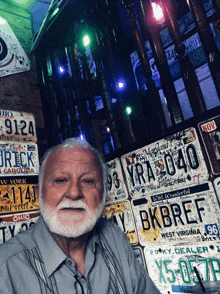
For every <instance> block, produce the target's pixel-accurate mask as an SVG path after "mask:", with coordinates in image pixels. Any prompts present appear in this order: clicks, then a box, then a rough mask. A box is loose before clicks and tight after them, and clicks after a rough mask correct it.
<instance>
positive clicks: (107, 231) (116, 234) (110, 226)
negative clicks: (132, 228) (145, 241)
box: [97, 218, 129, 244]
mask: <svg viewBox="0 0 220 294" xmlns="http://www.w3.org/2000/svg"><path fill="white" fill-rule="evenodd" d="M97 228H98V229H101V230H102V232H103V234H104V236H105V237H106V238H107V239H108V240H109V241H110V240H111V239H113V240H114V241H115V240H117V242H116V243H117V244H120V243H124V242H126V243H129V242H128V240H127V238H126V236H125V234H124V233H123V232H122V230H121V228H120V227H119V226H118V225H116V224H115V223H113V222H112V221H108V220H106V219H104V218H100V219H99V221H98V223H97Z"/></svg>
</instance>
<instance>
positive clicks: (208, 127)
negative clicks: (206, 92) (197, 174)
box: [198, 115, 220, 175]
mask: <svg viewBox="0 0 220 294" xmlns="http://www.w3.org/2000/svg"><path fill="white" fill-rule="evenodd" d="M198 126H199V130H200V133H201V137H202V140H203V143H204V145H205V149H206V152H207V154H208V159H209V162H210V165H211V169H212V172H213V174H215V175H219V174H220V164H219V163H220V116H219V115H218V116H216V117H213V118H211V119H209V120H206V121H203V122H201V123H199V125H198Z"/></svg>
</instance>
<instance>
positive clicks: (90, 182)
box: [83, 179, 94, 185]
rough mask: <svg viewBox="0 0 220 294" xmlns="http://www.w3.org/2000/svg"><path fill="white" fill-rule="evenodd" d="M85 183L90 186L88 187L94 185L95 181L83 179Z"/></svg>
mask: <svg viewBox="0 0 220 294" xmlns="http://www.w3.org/2000/svg"><path fill="white" fill-rule="evenodd" d="M83 183H85V184H88V185H93V184H94V180H93V179H83Z"/></svg>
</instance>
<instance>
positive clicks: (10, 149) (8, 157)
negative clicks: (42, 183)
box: [0, 141, 39, 176]
mask: <svg viewBox="0 0 220 294" xmlns="http://www.w3.org/2000/svg"><path fill="white" fill-rule="evenodd" d="M38 172H39V159H38V148H37V144H36V143H32V142H30V143H18V142H5V141H0V174H1V176H16V175H27V174H28V175H38Z"/></svg>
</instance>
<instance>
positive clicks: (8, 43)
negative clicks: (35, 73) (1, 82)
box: [0, 17, 30, 77]
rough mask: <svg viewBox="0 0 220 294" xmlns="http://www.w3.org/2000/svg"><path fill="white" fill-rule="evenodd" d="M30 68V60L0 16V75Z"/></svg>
mask: <svg viewBox="0 0 220 294" xmlns="http://www.w3.org/2000/svg"><path fill="white" fill-rule="evenodd" d="M28 70H30V61H29V59H28V57H27V55H26V53H25V52H24V49H23V48H22V46H21V44H20V43H19V41H18V39H17V38H16V36H15V34H14V33H13V31H12V29H11V27H10V26H9V24H8V23H7V21H6V20H5V19H3V18H2V17H0V77H3V76H8V75H11V74H16V73H19V72H23V71H28Z"/></svg>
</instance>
